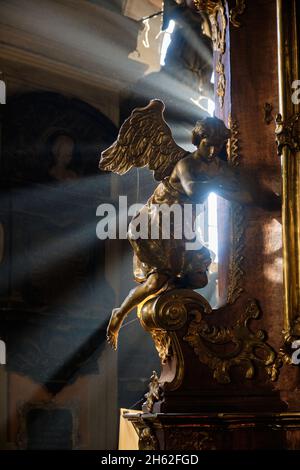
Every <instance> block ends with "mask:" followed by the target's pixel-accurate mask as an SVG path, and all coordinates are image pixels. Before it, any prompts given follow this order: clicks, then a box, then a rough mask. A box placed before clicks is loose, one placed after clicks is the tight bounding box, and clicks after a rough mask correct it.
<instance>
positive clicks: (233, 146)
mask: <svg viewBox="0 0 300 470" xmlns="http://www.w3.org/2000/svg"><path fill="white" fill-rule="evenodd" d="M228 128H229V129H230V131H231V136H230V139H229V140H228V143H227V155H228V162H229V163H230V165H231V166H238V165H239V164H240V152H239V125H238V121H237V120H236V119H233V117H232V115H231V113H230V114H229V116H228Z"/></svg>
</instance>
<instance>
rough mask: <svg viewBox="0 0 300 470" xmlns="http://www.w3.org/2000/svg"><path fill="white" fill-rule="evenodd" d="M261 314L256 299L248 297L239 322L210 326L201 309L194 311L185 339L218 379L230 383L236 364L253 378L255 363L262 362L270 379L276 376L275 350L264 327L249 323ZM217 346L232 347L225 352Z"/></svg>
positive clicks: (246, 374)
mask: <svg viewBox="0 0 300 470" xmlns="http://www.w3.org/2000/svg"><path fill="white" fill-rule="evenodd" d="M259 314H260V309H259V307H258V304H257V302H256V301H255V300H249V301H248V303H247V305H246V308H245V311H244V312H243V313H242V315H241V317H240V319H239V320H238V321H237V322H236V324H235V325H234V326H232V327H224V326H209V325H208V323H207V322H206V320H205V319H204V318H203V316H202V314H201V312H200V311H196V312H195V318H194V320H193V321H192V322H191V323H190V325H189V328H188V332H187V334H186V336H185V338H184V339H185V341H187V342H188V343H189V344H190V346H191V347H192V348H193V349H194V351H195V354H196V355H197V356H198V358H199V361H200V362H201V363H203V364H206V365H207V366H208V367H209V368H210V369H211V370H212V371H213V377H214V378H215V379H216V380H217V381H218V382H219V383H230V381H231V379H230V369H231V368H232V367H234V366H241V367H243V369H244V376H245V378H247V379H252V378H253V377H254V373H255V365H260V366H263V367H264V368H265V370H266V372H267V374H268V375H269V376H270V378H271V380H276V378H277V374H278V362H277V354H276V352H275V351H274V349H273V348H272V347H271V346H269V345H268V344H267V343H266V333H265V332H264V331H263V330H258V331H256V332H253V331H251V329H250V327H249V321H250V320H252V319H257V318H258V317H259ZM217 346H223V347H224V346H230V348H229V350H228V352H224V350H223V349H222V350H220V348H217Z"/></svg>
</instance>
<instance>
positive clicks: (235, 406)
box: [126, 289, 298, 450]
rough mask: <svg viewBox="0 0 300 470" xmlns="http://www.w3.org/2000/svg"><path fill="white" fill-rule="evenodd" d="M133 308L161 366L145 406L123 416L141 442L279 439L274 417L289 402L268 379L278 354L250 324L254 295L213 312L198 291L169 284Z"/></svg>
mask: <svg viewBox="0 0 300 470" xmlns="http://www.w3.org/2000/svg"><path fill="white" fill-rule="evenodd" d="M138 315H139V318H140V321H141V324H142V326H143V327H144V328H145V329H146V330H147V331H149V332H150V334H151V335H152V337H153V340H154V343H155V346H156V349H157V351H158V353H159V356H160V359H161V366H162V370H161V375H160V377H158V375H157V373H156V372H153V375H152V377H151V381H150V384H149V392H148V393H147V394H146V396H145V397H146V401H145V403H144V405H143V411H144V413H143V414H134V415H127V416H126V417H127V418H128V419H130V420H131V421H133V423H134V425H135V426H136V428H137V429H138V430H139V435H140V441H141V448H145V447H146V448H150V447H151V446H152V448H159V449H164V450H166V449H186V450H187V449H191V450H193V449H206V448H208V449H210V448H217V449H223V448H224V449H227V448H259V447H260V448H265V447H269V448H270V447H278V446H280V447H282V446H284V440H285V437H284V436H285V431H284V429H283V427H282V426H281V424H280V425H279V427H278V426H277V424H278V420H279V422H280V423H281V421H282V419H283V418H282V412H283V411H284V410H285V409H286V408H285V405H284V403H283V402H281V400H280V398H279V395H278V393H277V392H276V391H275V390H274V389H273V387H272V385H271V381H272V380H275V379H276V377H277V373H278V369H279V367H280V366H281V360H280V358H279V357H278V356H277V354H276V352H275V351H274V349H273V348H272V347H271V346H270V345H269V344H268V343H267V338H266V335H265V333H264V332H263V331H262V330H255V329H254V324H253V325H252V324H250V322H251V321H252V320H257V319H258V317H259V315H260V310H259V306H258V304H257V302H256V301H255V300H253V299H250V300H249V299H243V298H241V299H240V300H239V302H237V303H236V304H235V306H234V307H232V306H228V305H227V306H225V307H224V308H222V309H219V310H215V311H212V309H211V307H210V305H209V304H208V303H207V301H206V300H205V299H204V298H203V297H202V296H201V295H199V294H197V293H196V292H195V291H192V290H188V289H173V290H169V291H167V292H165V293H163V294H161V295H160V296H158V297H155V298H152V299H149V300H147V301H146V302H145V303H144V304H143V305H142V306H140V308H139V312H138ZM235 317H236V318H237V319H236V318H235ZM216 323H217V325H216ZM222 324H223V325H226V326H221V325H222ZM252 328H253V329H252ZM297 423H298V417H297ZM274 429H276V430H277V431H276V433H275V434H274ZM227 431H231V432H230V433H227ZM256 440H258V444H257V445H256V444H255V443H254V441H256ZM251 443H252V444H251ZM147 446H148V447H147ZM149 446H150V447H149Z"/></svg>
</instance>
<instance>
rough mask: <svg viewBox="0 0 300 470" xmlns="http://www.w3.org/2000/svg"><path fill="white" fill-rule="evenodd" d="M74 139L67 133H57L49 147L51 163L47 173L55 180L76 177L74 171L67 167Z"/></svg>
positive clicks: (72, 151) (71, 156)
mask: <svg viewBox="0 0 300 470" xmlns="http://www.w3.org/2000/svg"><path fill="white" fill-rule="evenodd" d="M74 146H75V144H74V141H73V139H72V138H71V137H70V136H68V135H64V134H61V135H58V136H57V137H56V138H55V140H54V142H53V143H52V147H51V155H52V158H53V165H52V166H51V168H50V169H49V175H50V176H51V177H52V178H54V179H55V180H57V181H65V180H74V179H76V178H77V175H76V173H75V171H73V170H71V169H70V168H69V165H70V163H71V161H72V158H73V153H74Z"/></svg>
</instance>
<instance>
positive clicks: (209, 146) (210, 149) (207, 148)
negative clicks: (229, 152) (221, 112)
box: [198, 135, 222, 161]
mask: <svg viewBox="0 0 300 470" xmlns="http://www.w3.org/2000/svg"><path fill="white" fill-rule="evenodd" d="M221 149H222V146H221V145H220V144H219V143H216V142H213V141H212V140H211V139H210V138H209V136H208V135H204V136H203V138H202V139H201V141H200V144H199V147H198V153H199V154H200V155H201V157H202V158H204V159H205V160H207V161H211V160H214V159H215V158H216V157H217V156H218V154H219V153H220V151H221Z"/></svg>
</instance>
